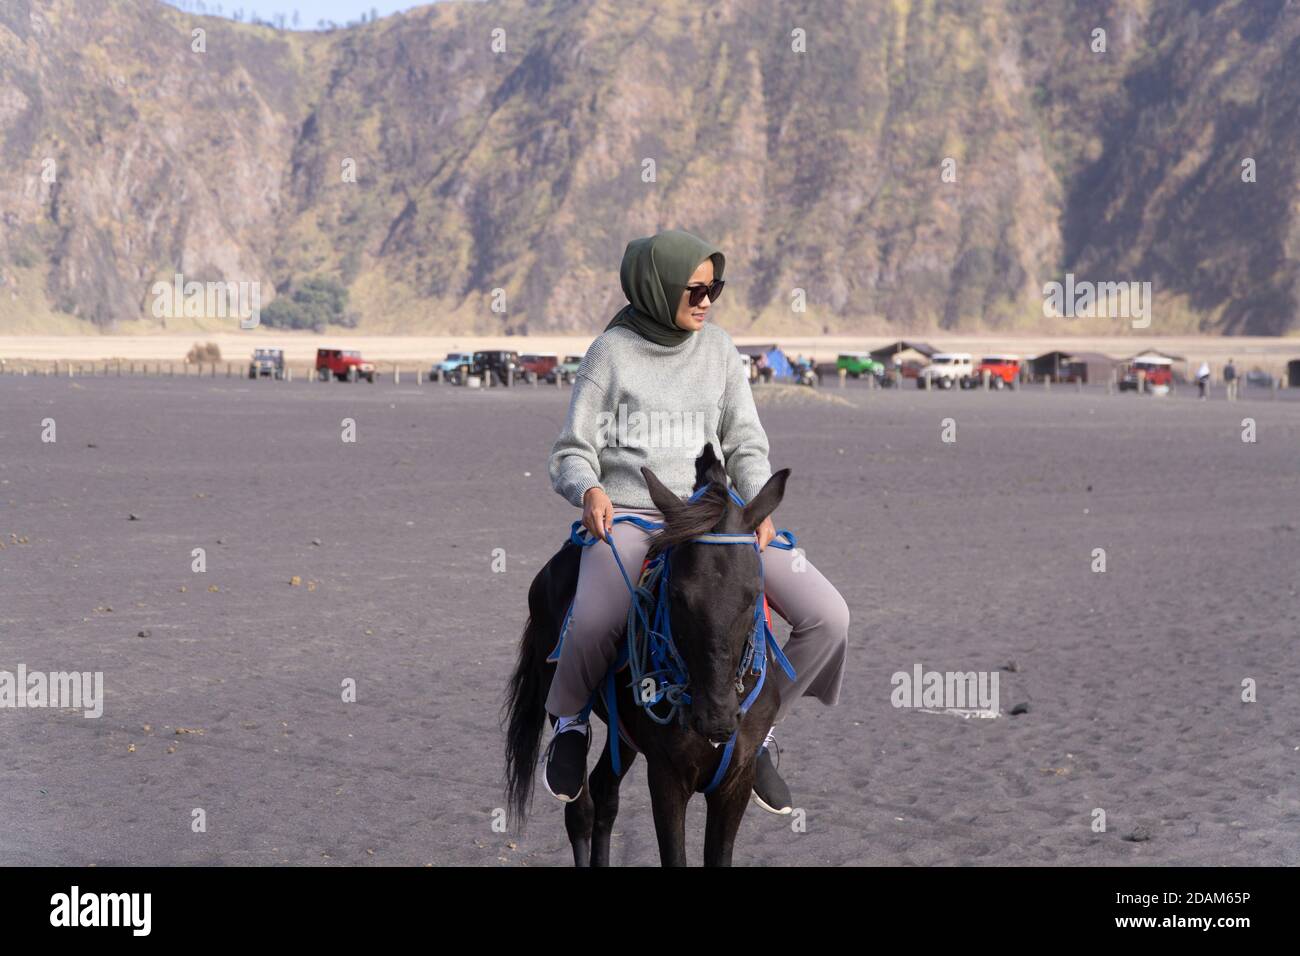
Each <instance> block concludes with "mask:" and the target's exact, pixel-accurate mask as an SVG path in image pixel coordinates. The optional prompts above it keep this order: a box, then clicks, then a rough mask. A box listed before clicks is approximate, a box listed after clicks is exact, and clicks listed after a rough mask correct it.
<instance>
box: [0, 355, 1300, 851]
mask: <svg viewBox="0 0 1300 956" xmlns="http://www.w3.org/2000/svg"><path fill="white" fill-rule="evenodd" d="M855 385H856V383H851V387H850V388H848V389H845V390H843V391H840V390H838V389H831V390H827V391H826V392H825V393H823V395H822V397H818V396H814V395H813V394H812V393H810V392H806V391H803V392H800V391H796V390H792V389H789V388H786V389H780V388H778V389H773V390H769V391H761V390H760V392H759V396H760V410H761V413H762V416H763V421H764V424H765V426H766V428H767V431H768V434H769V437H770V438H771V441H772V447H773V451H772V462H773V466H774V467H775V468H780V467H785V466H790V467H792V468H793V477H792V480H791V482H790V484H789V487H788V493H787V498H786V501H785V503H784V504H783V505H782V507H781V508H780V510H779V511H778V512H777V516H776V517H777V519H778V521H777V524H778V525H779V526H785V527H788V528H790V529H792V530H793V531H794V532H795V533H796V534H797V535H798V537H799V542H800V545H801V546H803V547H805V548H806V550H807V554H808V557H809V559H810V560H811V561H812V562H813V563H814V564H816V565H817V566H818V567H819V568H820V569H821V570H822V571H823V572H824V573H825V574H826V575H827V576H828V577H829V578H830V579H831V580H832V581H833V582H834V583H835V584H836V585H837V586H838V587H839V588H840V589H841V591H842V593H843V594H844V596H845V598H846V599H847V601H848V603H849V606H850V608H851V609H852V614H853V621H852V627H851V653H850V659H849V664H848V672H847V677H846V682H845V685H844V692H843V697H842V700H841V703H840V705H839V706H838V707H835V708H825V707H822V706H820V705H819V704H817V703H816V702H815V701H812V700H806V701H803V702H801V703H800V705H799V706H798V707H796V709H795V711H794V714H793V715H792V717H791V718H790V719H789V720H788V721H787V722H786V723H785V724H784V725H783V726H782V727H781V728H780V740H781V743H782V745H783V749H784V755H783V761H782V769H783V772H784V773H785V774H786V775H787V778H788V779H789V781H790V784H791V786H792V788H793V790H794V794H795V803H796V805H797V806H798V807H800V808H802V809H803V810H804V811H805V814H806V832H796V831H795V830H794V829H792V827H791V823H790V820H789V818H778V817H774V816H771V815H769V814H766V813H763V812H762V811H760V810H758V809H757V808H756V807H754V806H751V808H750V810H749V812H748V813H747V815H746V817H745V820H744V824H743V827H742V831H741V835H740V839H739V841H738V845H737V853H736V861H737V862H738V863H743V864H823V863H829V864H846V863H848V864H852V863H858V864H969V863H982V864H1016V863H1032V864H1126V863H1158V864H1172V863H1183V864H1238V865H1239V864H1296V863H1298V862H1300V787H1297V763H1298V762H1300V732H1298V731H1300V706H1298V705H1300V693H1297V688H1298V687H1300V642H1298V641H1297V638H1298V637H1300V633H1298V632H1300V614H1298V613H1297V596H1296V589H1297V579H1298V578H1300V574H1297V572H1298V571H1300V560H1298V559H1297V554H1298V552H1300V530H1298V529H1300V514H1298V513H1297V511H1298V510H1300V509H1298V507H1297V506H1298V504H1300V403H1297V402H1294V401H1287V400H1283V401H1267V400H1248V401H1243V402H1240V403H1237V404H1235V405H1230V404H1228V403H1226V402H1224V401H1222V400H1219V401H1214V402H1206V403H1200V402H1196V401H1194V400H1192V399H1191V398H1190V397H1189V396H1188V390H1183V391H1181V392H1180V394H1179V395H1177V396H1175V397H1173V398H1170V399H1166V400H1158V399H1144V398H1138V397H1136V396H1132V395H1127V396H1107V395H1105V394H1103V393H1102V392H1101V391H1100V390H1090V391H1087V392H1084V393H1082V394H1080V393H1076V392H1075V391H1073V390H1072V389H1070V390H1059V389H1058V390H1054V391H1053V392H1052V393H1050V394H1044V393H1042V392H1041V391H1038V390H1025V391H1022V392H1020V393H1017V394H1010V393H1001V394H997V393H995V394H984V393H944V394H938V393H936V394H926V393H921V392H917V391H915V390H913V389H905V390H903V391H901V392H888V391H886V392H869V391H867V390H865V389H863V388H859V387H852V386H855ZM567 403H568V390H567V389H564V390H559V389H554V388H548V387H541V388H538V389H536V390H533V389H527V388H520V389H515V390H513V391H507V390H504V389H496V390H492V391H491V392H488V393H479V392H471V391H469V390H465V389H453V388H451V387H447V386H431V385H425V386H423V387H417V386H416V385H415V384H414V383H409V384H405V385H403V386H401V387H396V386H393V385H391V384H387V383H385V384H376V385H373V386H372V385H367V384H364V383H361V384H357V385H344V384H333V383H331V384H321V383H307V382H302V381H299V382H294V383H272V382H266V381H263V382H249V381H244V380H225V379H215V380H208V379H204V380H197V379H188V380H186V379H117V378H108V379H105V378H98V379H96V378H80V379H73V380H68V379H58V378H16V377H12V376H5V377H2V378H0V440H2V442H3V443H2V445H0V447H2V448H3V450H4V454H3V456H0V508H2V511H0V513H2V514H3V521H0V542H3V543H4V544H5V548H4V549H3V550H0V670H11V671H12V670H15V669H16V668H17V665H18V664H19V663H20V662H22V663H24V664H26V666H27V668H28V670H29V671H57V670H70V669H76V670H81V671H103V672H104V674H105V682H106V705H105V711H104V715H103V717H102V718H100V719H85V718H84V717H82V716H81V714H80V713H79V712H75V711H59V710H51V709H44V710H36V709H25V710H18V709H5V710H0V749H2V750H3V753H4V760H3V762H2V763H0V824H2V825H0V863H5V864H36V863H58V864H77V865H84V864H101V865H104V864H144V863H161V864H175V863H223V864H259V865H260V864H280V863H289V864H412V865H422V864H435V865H436V864H450V863H457V864H486V865H496V864H500V863H519V864H529V865H542V864H566V863H568V862H569V859H570V857H569V850H568V843H567V840H566V838H565V835H564V829H563V823H562V808H561V806H560V805H559V804H558V803H557V802H556V801H554V800H552V799H551V798H550V797H549V796H548V795H547V794H546V793H545V791H544V790H542V789H540V788H539V789H538V795H537V798H536V801H535V803H534V812H533V815H532V817H531V819H530V821H529V826H528V829H527V830H526V831H525V832H524V834H523V835H522V836H520V835H516V834H514V833H505V834H502V833H498V832H495V831H494V830H493V828H492V820H493V817H492V814H493V811H494V809H495V808H499V807H500V806H501V805H502V803H503V798H502V790H501V773H502V768H501V765H502V756H501V751H502V736H501V733H500V731H499V729H498V724H497V719H498V707H499V704H500V701H501V694H502V689H503V686H504V683H505V680H506V677H507V675H508V673H509V670H510V668H511V666H512V664H513V660H514V656H515V650H516V643H517V640H518V637H519V633H520V628H521V626H522V623H523V619H524V616H525V613H526V601H525V597H526V593H527V589H528V585H529V582H530V580H531V578H532V577H533V575H534V574H535V573H536V572H537V570H538V569H539V568H540V567H541V566H542V565H543V564H544V563H545V561H546V560H547V559H548V558H549V557H550V556H551V554H552V553H554V551H555V550H556V548H557V547H558V546H559V545H560V543H561V542H562V540H563V539H564V536H565V535H566V533H567V531H568V526H569V523H570V522H571V521H572V520H573V519H574V518H576V517H577V516H578V515H577V512H576V510H575V509H573V508H572V507H571V506H569V505H568V504H567V503H566V502H564V501H563V500H562V499H561V498H560V497H559V496H557V495H556V494H555V493H554V492H553V491H552V490H551V487H550V484H549V481H548V478H547V474H546V458H547V454H548V452H549V451H550V447H551V443H552V441H553V440H554V438H555V435H556V433H557V430H558V428H559V426H560V423H561V421H562V419H563V417H564V414H565V411H566V408H567ZM1247 416H1250V417H1253V418H1254V419H1255V420H1256V422H1257V425H1258V435H1259V440H1258V442H1257V443H1254V444H1246V443H1243V442H1242V441H1241V437H1240V434H1241V419H1242V418H1243V417H1247ZM46 417H51V418H54V419H55V420H56V423H57V437H58V440H57V442H56V443H54V444H43V443H42V442H41V441H40V430H41V424H40V423H41V420H42V419H43V418H46ZM945 417H952V418H953V419H955V421H956V425H957V429H958V431H957V441H956V443H955V444H944V443H943V442H942V441H941V440H940V427H941V420H942V419H943V418H945ZM344 418H353V419H355V421H356V423H357V434H358V441H357V442H356V443H355V444H345V443H343V442H342V441H341V440H340V430H341V425H340V422H341V420H342V419H344ZM90 445H94V446H95V447H89V446H90ZM131 513H135V514H136V515H138V516H139V520H137V521H131V520H128V516H129V515H130V514H131ZM24 538H25V539H26V541H25V543H24V542H23V540H22V539H24ZM313 539H319V540H320V542H321V543H320V544H319V545H314V544H313V543H312V542H313ZM199 547H201V548H204V549H206V554H207V571H206V573H202V574H199V573H194V572H193V571H192V570H191V561H192V560H193V559H192V557H191V551H192V549H194V548H199ZM1099 547H1100V548H1104V549H1105V550H1106V555H1107V571H1106V573H1104V574H1099V573H1094V572H1093V571H1092V570H1091V565H1092V551H1093V549H1094V548H1099ZM496 548H503V549H505V552H506V555H507V570H506V572H505V573H493V571H492V569H491V562H492V558H493V549H496ZM294 576H298V577H300V578H301V585H300V586H296V587H295V586H291V585H290V583H289V582H290V579H291V578H292V577H294ZM309 586H314V589H309ZM182 589H184V590H182ZM110 607H111V610H108V609H109V608H110ZM779 629H780V630H781V633H782V635H784V633H785V630H786V629H785V628H784V625H781V626H780V628H779ZM141 631H147V632H148V636H147V637H140V636H137V635H138V634H139V632H141ZM1011 662H1014V663H1015V670H1002V671H999V674H1000V690H1001V708H1002V715H1001V716H1000V717H999V718H997V719H986V720H979V719H973V720H962V719H960V718H957V717H952V716H947V715H944V714H930V713H923V712H919V711H917V710H911V709H895V708H894V707H892V706H891V703H890V695H891V691H892V689H893V688H892V685H891V683H890V677H891V675H892V674H893V673H894V672H896V671H908V672H910V671H911V669H912V667H913V665H914V664H916V663H920V664H922V665H923V666H924V667H925V668H926V669H927V670H929V669H934V670H957V671H967V670H976V671H993V670H997V669H999V668H1001V667H1003V666H1004V665H1008V664H1010V663H1011ZM347 678H352V679H355V681H356V683H357V688H358V689H357V697H358V699H357V702H356V703H351V704H345V703H343V702H342V700H341V683H342V682H343V681H344V680H345V679H347ZM1246 678H1251V679H1253V680H1254V681H1255V682H1256V683H1257V685H1258V702H1257V703H1250V704H1248V703H1243V702H1242V701H1241V682H1242V681H1243V680H1244V679H1246ZM1020 703H1027V704H1028V705H1029V710H1028V712H1027V713H1023V714H1020V715H1018V716H1011V715H1010V714H1009V711H1010V710H1011V708H1012V707H1013V706H1014V705H1016V704H1020ZM146 728H147V729H146ZM178 729H184V730H187V731H191V732H188V733H177V730H178ZM132 746H133V747H134V751H132V749H131V748H132ZM195 808H202V809H203V810H204V811H205V813H206V820H207V832H205V833H194V832H192V831H191V818H192V817H191V815H192V812H193V811H194V809H195ZM1094 808H1101V809H1103V810H1105V812H1106V814H1107V824H1108V826H1107V830H1106V832H1105V833H1094V832H1093V831H1092V829H1091V828H1090V823H1091V821H1092V819H1093V817H1092V812H1093V810H1094ZM703 819H704V814H703V801H702V800H699V799H697V800H696V801H694V802H693V804H692V808H691V815H690V829H689V833H688V843H689V853H690V857H691V859H692V861H693V862H698V861H699V859H700V853H701V848H702V842H703ZM1135 830H1144V831H1145V833H1146V835H1149V839H1147V840H1139V841H1134V840H1131V839H1128V838H1127V837H1129V836H1131V835H1132V834H1133V833H1134V831H1135ZM614 857H615V860H616V861H617V862H620V863H633V864H647V863H656V862H657V861H658V853H657V849H656V845H655V840H654V832H653V824H652V821H651V816H650V808H649V801H648V799H647V795H646V787H645V768H644V763H643V762H639V763H638V764H637V765H636V767H635V769H633V771H632V772H631V774H630V776H629V778H628V780H627V781H626V782H625V784H624V787H623V803H622V812H621V814H620V817H619V822H618V826H617V830H616V833H615V837H614Z"/></svg>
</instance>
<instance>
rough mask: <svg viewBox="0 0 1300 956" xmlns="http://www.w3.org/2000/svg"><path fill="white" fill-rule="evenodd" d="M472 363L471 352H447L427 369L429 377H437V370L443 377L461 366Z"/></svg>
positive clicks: (472, 354) (472, 355)
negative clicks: (443, 357) (439, 360)
mask: <svg viewBox="0 0 1300 956" xmlns="http://www.w3.org/2000/svg"><path fill="white" fill-rule="evenodd" d="M473 364H474V353H473V352H448V353H447V357H446V358H445V359H443V360H442V361H441V362H439V363H437V364H436V365H434V367H433V368H431V369H429V378H437V377H438V373H439V372H441V373H442V377H443V378H450V377H451V376H452V374H453V373H454V372H455V371H456V370H457V369H458V368H460V367H461V366H464V365H473Z"/></svg>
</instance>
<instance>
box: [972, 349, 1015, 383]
mask: <svg viewBox="0 0 1300 956" xmlns="http://www.w3.org/2000/svg"><path fill="white" fill-rule="evenodd" d="M985 372H988V373H989V388H993V389H999V388H1007V387H1010V386H1013V385H1015V384H1016V379H1018V378H1019V377H1020V356H1019V355H986V356H984V357H983V358H982V359H980V361H979V364H978V365H976V366H975V371H974V373H973V374H972V375H971V379H972V382H971V387H975V386H977V385H983V384H984V373H985Z"/></svg>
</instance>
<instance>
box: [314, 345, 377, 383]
mask: <svg viewBox="0 0 1300 956" xmlns="http://www.w3.org/2000/svg"><path fill="white" fill-rule="evenodd" d="M316 375H317V377H318V378H320V380H321V381H322V382H328V381H329V379H330V376H331V375H333V376H334V377H335V378H336V379H338V380H339V381H340V382H355V381H356V380H357V379H359V378H364V379H365V380H366V381H367V382H370V383H371V384H373V383H374V381H375V366H374V365H373V364H372V363H370V362H367V361H365V360H364V359H362V357H361V353H360V352H356V351H347V350H344V349H317V350H316Z"/></svg>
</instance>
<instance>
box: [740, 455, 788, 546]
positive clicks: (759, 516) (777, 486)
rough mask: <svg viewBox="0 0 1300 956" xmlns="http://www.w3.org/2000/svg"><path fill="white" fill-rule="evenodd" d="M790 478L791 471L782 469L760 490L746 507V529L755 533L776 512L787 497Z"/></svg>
mask: <svg viewBox="0 0 1300 956" xmlns="http://www.w3.org/2000/svg"><path fill="white" fill-rule="evenodd" d="M789 477H790V469H789V468H782V469H781V470H780V471H778V472H777V473H776V474H775V475H773V476H772V477H771V478H769V479H767V484H765V485H763V487H762V488H761V489H760V490H759V492H758V494H756V495H754V497H753V498H752V499H751V500H750V502H749V504H747V505H745V516H744V522H745V527H746V528H748V529H749V530H750V531H753V530H754V529H755V528H757V527H758V526H759V525H761V524H762V523H763V519H764V518H766V517H767V516H768V515H770V514H771V513H772V512H773V511H775V510H776V506H777V505H779V504H780V503H781V499H782V498H784V497H785V482H786V479H788V478H789Z"/></svg>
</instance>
